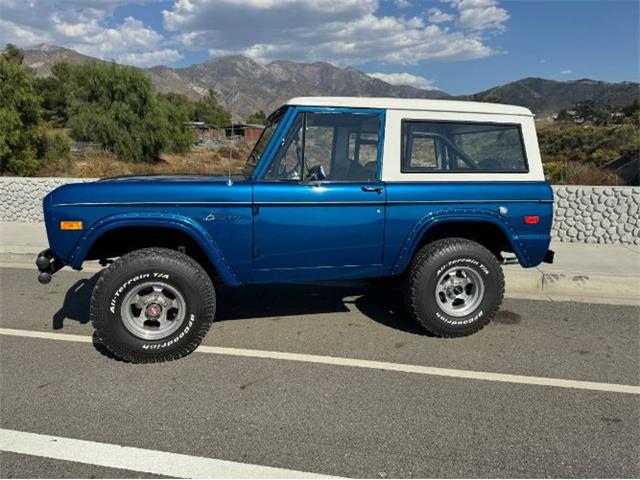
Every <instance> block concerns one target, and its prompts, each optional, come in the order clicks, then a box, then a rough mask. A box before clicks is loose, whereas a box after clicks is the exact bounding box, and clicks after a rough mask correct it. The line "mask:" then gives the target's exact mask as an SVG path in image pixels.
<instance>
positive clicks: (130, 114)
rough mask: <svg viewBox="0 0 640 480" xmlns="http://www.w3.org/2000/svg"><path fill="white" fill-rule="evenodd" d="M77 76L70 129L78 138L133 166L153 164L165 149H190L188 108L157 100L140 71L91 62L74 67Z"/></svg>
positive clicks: (160, 98) (160, 99) (148, 82)
mask: <svg viewBox="0 0 640 480" xmlns="http://www.w3.org/2000/svg"><path fill="white" fill-rule="evenodd" d="M73 75H74V77H75V80H74V81H75V83H74V86H75V88H74V92H73V98H72V99H71V102H70V103H71V106H70V116H69V121H68V126H69V127H70V128H71V133H72V136H73V137H74V138H75V139H77V140H86V141H91V142H98V143H100V144H102V146H103V148H105V149H107V150H110V151H112V152H114V153H115V154H116V155H117V156H118V158H120V159H121V160H125V161H133V162H154V161H157V160H159V159H160V154H161V153H162V152H163V151H169V150H178V151H183V150H184V149H186V148H187V147H186V145H187V144H188V143H190V140H188V139H189V138H190V137H189V135H190V132H188V131H187V127H186V125H184V122H186V121H187V120H188V118H189V117H188V110H186V109H181V108H179V107H177V106H176V105H175V104H174V103H172V101H170V100H168V99H166V98H162V97H158V96H157V95H156V94H155V93H154V91H153V86H152V84H151V80H150V79H149V78H148V77H147V76H146V75H145V74H144V73H143V72H141V71H140V70H138V69H136V68H133V67H123V66H119V65H116V64H113V63H111V64H107V63H99V62H90V63H86V64H84V65H80V66H77V67H73ZM171 98H173V97H171Z"/></svg>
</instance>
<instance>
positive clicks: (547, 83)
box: [24, 45, 640, 119]
mask: <svg viewBox="0 0 640 480" xmlns="http://www.w3.org/2000/svg"><path fill="white" fill-rule="evenodd" d="M24 55H25V62H24V63H25V65H26V66H28V67H30V68H32V69H33V70H34V71H35V72H36V74H37V75H39V76H46V75H48V74H49V73H50V72H51V66H52V65H53V64H54V63H55V62H58V61H60V60H68V61H69V62H71V63H74V64H79V63H84V62H87V61H90V60H96V59H94V58H92V57H88V56H85V55H82V54H80V53H78V52H75V51H74V50H69V49H66V48H62V47H55V46H51V45H39V46H36V47H33V48H28V49H25V50H24ZM143 70H144V71H145V72H146V73H147V74H148V75H149V77H150V78H151V80H152V81H153V83H154V85H155V86H156V88H157V89H158V91H160V92H178V93H184V94H186V95H187V96H189V97H191V98H192V99H197V98H199V97H201V96H202V95H203V94H204V93H205V92H206V91H207V89H209V88H213V89H215V90H217V91H218V92H219V93H220V97H221V101H222V103H223V104H224V105H225V106H226V107H227V108H228V109H229V110H230V111H231V112H232V113H233V115H234V117H235V118H236V119H242V118H246V117H247V116H248V115H250V114H251V113H253V112H255V111H257V110H264V111H265V112H269V111H272V110H273V109H274V108H276V107H277V106H278V105H281V104H282V103H283V102H284V101H285V100H287V99H289V98H291V97H295V96H301V95H338V96H340V95H353V96H362V97H400V98H449V99H460V100H475V101H482V102H497V103H507V104H513V105H521V106H524V107H527V108H529V109H531V110H532V111H533V112H535V113H537V114H549V113H552V112H557V111H558V110H560V109H563V108H571V107H572V106H573V105H574V104H575V103H576V102H577V101H580V100H594V101H596V102H598V103H609V104H612V105H616V106H621V105H626V104H629V103H631V102H632V101H633V100H634V99H635V98H638V95H639V93H640V84H638V83H634V82H622V83H607V82H601V81H597V80H589V79H582V80H574V81H566V82H560V81H556V80H547V79H543V78H525V79H522V80H518V81H516V82H511V83H508V84H505V85H501V86H497V87H494V88H491V89H489V90H486V91H483V92H479V93H476V94H472V95H461V96H456V97H452V96H450V95H449V94H447V93H446V92H443V91H441V90H421V89H418V88H413V87H408V86H398V85H391V84H389V83H386V82H384V81H382V80H379V79H376V78H372V77H370V76H368V75H367V74H366V73H364V72H362V71H360V70H357V69H355V68H351V67H348V68H339V67H336V66H334V65H331V64H329V63H323V62H316V63H296V62H290V61H285V60H278V61H275V62H271V63H269V64H267V65H261V64H259V63H256V62H255V61H253V60H251V59H250V58H247V57H244V56H241V55H229V56H224V57H215V58H212V59H210V60H207V61H206V62H203V63H199V64H195V65H191V66H189V67H186V68H171V67H166V66H157V67H152V68H147V69H143Z"/></svg>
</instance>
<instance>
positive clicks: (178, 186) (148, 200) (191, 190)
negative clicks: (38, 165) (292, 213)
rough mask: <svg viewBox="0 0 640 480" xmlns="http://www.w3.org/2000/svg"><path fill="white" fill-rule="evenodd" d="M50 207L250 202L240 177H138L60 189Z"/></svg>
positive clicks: (248, 190) (51, 198)
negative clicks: (229, 180)
mask: <svg viewBox="0 0 640 480" xmlns="http://www.w3.org/2000/svg"><path fill="white" fill-rule="evenodd" d="M48 201H50V202H51V205H52V206H54V207H55V206H62V205H67V206H71V205H78V206H80V205H84V206H99V205H127V206H135V205H152V204H163V205H166V204H175V205H178V204H198V203H202V204H214V203H216V202H222V203H233V202H243V203H244V202H250V201H251V183H250V182H248V181H246V180H245V179H244V178H243V177H236V178H233V182H231V185H229V182H228V177H227V176H216V177H212V176H207V175H141V176H139V175H138V176H127V177H114V178H107V179H102V180H97V181H94V182H87V183H70V184H67V185H63V186H61V187H59V188H57V189H56V190H54V191H53V192H51V193H50V194H49V195H48Z"/></svg>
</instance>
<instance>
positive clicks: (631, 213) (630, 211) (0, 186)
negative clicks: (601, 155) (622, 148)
mask: <svg viewBox="0 0 640 480" xmlns="http://www.w3.org/2000/svg"><path fill="white" fill-rule="evenodd" d="M92 180H93V179H89V178H87V179H75V178H19V177H0V205H2V211H1V213H0V222H41V221H42V197H44V196H45V195H46V194H47V193H48V192H50V191H51V190H53V189H54V188H56V187H59V186H60V185H63V184H65V183H71V182H82V181H85V182H86V181H92ZM553 190H554V192H555V219H554V225H553V231H552V234H553V237H554V238H555V239H557V240H560V241H563V242H587V243H627V244H636V245H640V239H639V237H640V222H639V221H638V217H639V216H640V214H639V208H640V188H638V187H587V186H564V185H559V186H554V187H553Z"/></svg>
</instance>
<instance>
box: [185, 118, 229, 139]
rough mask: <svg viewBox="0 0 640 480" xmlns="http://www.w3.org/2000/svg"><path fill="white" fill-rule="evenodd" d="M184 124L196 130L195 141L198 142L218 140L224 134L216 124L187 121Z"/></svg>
mask: <svg viewBox="0 0 640 480" xmlns="http://www.w3.org/2000/svg"><path fill="white" fill-rule="evenodd" d="M184 124H185V125H186V126H187V127H189V128H191V129H193V130H194V132H195V135H194V138H195V140H194V143H196V144H203V143H208V142H213V141H218V140H221V139H222V137H223V136H224V131H223V130H222V129H220V128H218V127H216V126H214V125H209V124H207V123H204V122H185V123H184Z"/></svg>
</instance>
